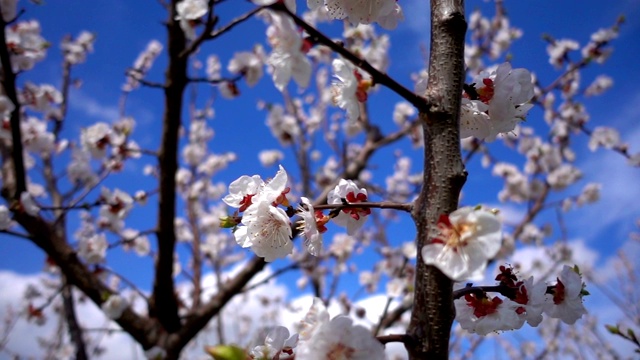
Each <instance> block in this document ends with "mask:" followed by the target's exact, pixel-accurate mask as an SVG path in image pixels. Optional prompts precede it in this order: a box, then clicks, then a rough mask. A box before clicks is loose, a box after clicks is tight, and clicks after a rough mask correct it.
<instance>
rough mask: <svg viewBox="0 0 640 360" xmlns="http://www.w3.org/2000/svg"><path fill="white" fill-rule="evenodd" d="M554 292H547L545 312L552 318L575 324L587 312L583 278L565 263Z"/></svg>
mask: <svg viewBox="0 0 640 360" xmlns="http://www.w3.org/2000/svg"><path fill="white" fill-rule="evenodd" d="M557 280H558V282H557V284H556V287H555V289H554V291H553V294H546V297H547V302H546V303H545V307H544V312H545V314H547V315H549V316H550V317H552V318H557V319H560V320H562V321H563V322H565V323H567V324H569V325H573V324H575V322H576V321H577V320H578V319H580V318H581V317H582V315H585V314H586V313H587V310H586V309H585V307H584V304H583V303H582V288H583V284H582V278H581V277H580V275H579V274H578V273H577V272H576V271H575V270H574V269H572V268H571V267H569V266H567V265H565V266H564V267H563V268H562V271H561V272H560V276H559V277H558V279H557Z"/></svg>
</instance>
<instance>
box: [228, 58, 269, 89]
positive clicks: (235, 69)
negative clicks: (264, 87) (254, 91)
mask: <svg viewBox="0 0 640 360" xmlns="http://www.w3.org/2000/svg"><path fill="white" fill-rule="evenodd" d="M227 70H229V72H230V73H232V74H242V75H243V76H244V79H245V80H246V82H247V85H249V86H254V85H255V84H257V83H258V81H259V80H260V78H261V77H262V60H261V59H260V58H259V57H258V55H256V54H255V53H253V52H248V51H243V52H239V53H235V54H234V55H233V59H231V61H229V66H228V67H227Z"/></svg>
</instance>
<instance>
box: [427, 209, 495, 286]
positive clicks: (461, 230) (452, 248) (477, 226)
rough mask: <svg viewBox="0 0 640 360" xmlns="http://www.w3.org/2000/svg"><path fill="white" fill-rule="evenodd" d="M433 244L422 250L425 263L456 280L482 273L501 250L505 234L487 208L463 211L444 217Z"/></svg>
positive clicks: (435, 230) (436, 230)
mask: <svg viewBox="0 0 640 360" xmlns="http://www.w3.org/2000/svg"><path fill="white" fill-rule="evenodd" d="M437 226H438V227H437V229H434V231H433V235H432V242H431V243H430V244H427V245H425V246H424V247H423V248H422V261H424V262H425V264H427V265H433V266H436V267H437V268H438V269H440V271H442V272H443V273H444V274H446V275H447V276H448V277H449V278H451V279H452V280H455V281H462V280H465V279H468V278H470V277H477V276H478V275H479V274H482V273H483V272H484V270H485V268H486V266H487V262H488V261H489V260H490V259H491V258H493V257H494V256H495V255H496V254H497V253H498V251H499V250H500V247H501V243H502V231H501V226H500V221H499V220H498V217H497V216H496V215H494V214H493V213H492V212H490V211H488V210H485V209H482V208H480V209H474V208H472V207H469V206H467V207H463V208H460V209H458V210H456V211H454V212H452V213H451V214H449V215H448V216H446V215H443V216H441V218H440V221H439V222H438V225H437Z"/></svg>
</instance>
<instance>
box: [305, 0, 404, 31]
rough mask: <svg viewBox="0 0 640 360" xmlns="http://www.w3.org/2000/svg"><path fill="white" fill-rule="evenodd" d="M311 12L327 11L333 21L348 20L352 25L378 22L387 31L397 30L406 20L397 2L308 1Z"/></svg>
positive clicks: (374, 0) (389, 0)
mask: <svg viewBox="0 0 640 360" xmlns="http://www.w3.org/2000/svg"><path fill="white" fill-rule="evenodd" d="M307 6H309V8H310V9H311V10H316V9H320V8H322V9H325V10H326V11H327V13H328V15H329V17H330V18H332V19H347V20H349V22H350V23H352V24H371V23H374V22H377V23H378V24H380V26H382V27H383V28H385V29H390V30H391V29H395V28H396V26H398V21H400V20H404V14H403V13H402V8H401V7H400V5H399V4H398V3H397V2H396V0H307Z"/></svg>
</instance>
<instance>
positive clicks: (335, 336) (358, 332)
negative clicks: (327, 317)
mask: <svg viewBox="0 0 640 360" xmlns="http://www.w3.org/2000/svg"><path fill="white" fill-rule="evenodd" d="M296 359H300V360H325V359H354V360H356V359H358V360H376V359H380V360H382V359H385V352H384V346H383V345H382V344H381V343H380V342H379V341H378V340H377V339H376V338H375V337H373V335H372V334H371V331H370V330H368V329H367V328H365V327H363V326H359V325H358V326H354V325H353V320H351V319H350V318H348V317H346V316H337V317H335V318H333V319H332V320H331V321H327V322H324V323H321V324H320V325H319V326H318V327H317V328H316V329H315V331H314V332H313V335H312V336H311V337H310V338H309V339H308V340H306V341H304V342H301V343H300V345H299V346H298V352H297V354H296Z"/></svg>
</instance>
